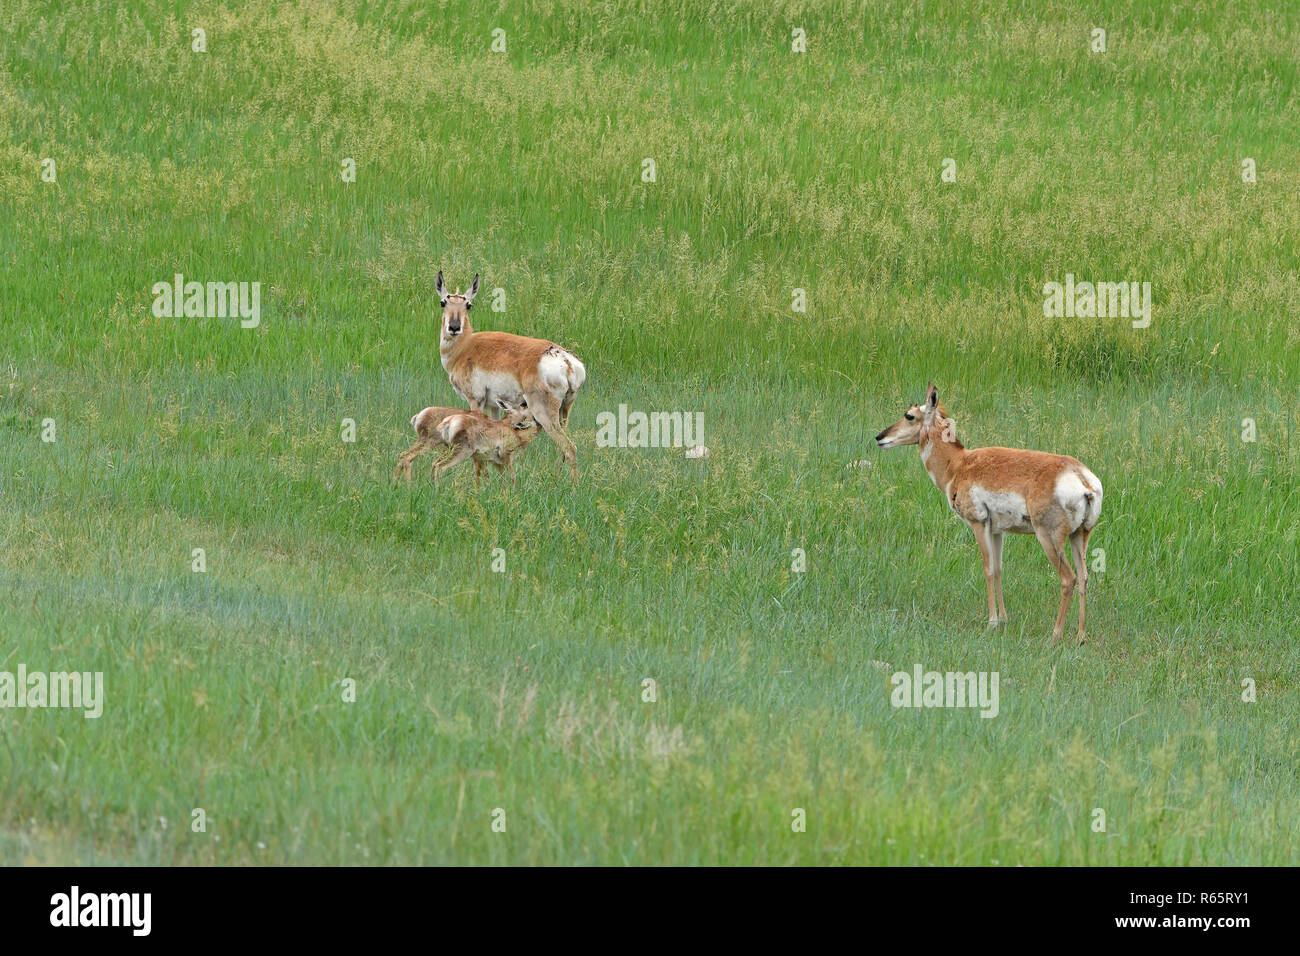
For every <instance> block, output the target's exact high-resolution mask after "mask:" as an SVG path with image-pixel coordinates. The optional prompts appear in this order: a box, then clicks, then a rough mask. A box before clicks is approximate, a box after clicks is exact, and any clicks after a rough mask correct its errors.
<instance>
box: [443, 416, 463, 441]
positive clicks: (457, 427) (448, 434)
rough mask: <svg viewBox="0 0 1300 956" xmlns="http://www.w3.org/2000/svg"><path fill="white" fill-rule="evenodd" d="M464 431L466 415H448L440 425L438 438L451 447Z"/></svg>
mask: <svg viewBox="0 0 1300 956" xmlns="http://www.w3.org/2000/svg"><path fill="white" fill-rule="evenodd" d="M464 430H465V416H464V415H448V416H447V417H446V418H444V419H443V420H442V421H441V422H440V423H439V425H438V437H439V438H441V439H442V440H443V441H444V442H446V443H447V444H448V445H450V444H452V443H453V442H455V441H456V437H457V436H458V435H460V433H461V432H463V431H464Z"/></svg>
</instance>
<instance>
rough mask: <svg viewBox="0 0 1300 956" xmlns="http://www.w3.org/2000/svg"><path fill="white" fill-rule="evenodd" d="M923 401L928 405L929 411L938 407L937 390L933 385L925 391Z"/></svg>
mask: <svg viewBox="0 0 1300 956" xmlns="http://www.w3.org/2000/svg"><path fill="white" fill-rule="evenodd" d="M925 401H926V404H927V405H929V406H930V410H931V411H934V410H935V409H936V408H938V407H939V390H938V389H937V388H935V387H934V386H933V385H931V386H930V389H929V391H927V392H926V393H925Z"/></svg>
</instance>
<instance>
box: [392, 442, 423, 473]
mask: <svg viewBox="0 0 1300 956" xmlns="http://www.w3.org/2000/svg"><path fill="white" fill-rule="evenodd" d="M428 450H429V440H428V439H427V438H421V439H419V440H418V441H417V442H416V443H415V444H414V445H412V446H411V447H410V448H408V449H406V451H404V452H402V454H401V456H400V457H398V459H397V469H396V470H395V471H394V472H393V481H396V480H397V479H398V478H401V477H403V476H405V478H406V481H407V483H408V484H409V483H410V481H411V464H412V463H413V462H414V461H415V459H417V458H419V457H420V456H421V455H422V454H424V453H425V452H426V451H428Z"/></svg>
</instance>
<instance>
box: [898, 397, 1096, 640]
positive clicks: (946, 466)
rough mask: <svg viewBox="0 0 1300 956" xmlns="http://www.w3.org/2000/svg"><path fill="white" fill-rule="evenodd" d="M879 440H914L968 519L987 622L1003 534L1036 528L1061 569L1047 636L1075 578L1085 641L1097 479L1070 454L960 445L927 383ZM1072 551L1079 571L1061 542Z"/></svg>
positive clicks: (997, 612)
mask: <svg viewBox="0 0 1300 956" xmlns="http://www.w3.org/2000/svg"><path fill="white" fill-rule="evenodd" d="M876 444H877V445H879V446H880V447H881V448H894V447H897V446H900V445H920V446H921V462H922V464H924V465H925V470H926V471H928V472H929V473H930V478H931V480H933V481H934V483H935V485H936V486H937V487H939V488H940V489H942V490H943V493H944V496H945V497H946V498H947V499H948V507H950V508H952V510H953V511H955V512H957V514H958V515H959V516H960V517H961V518H962V519H963V520H964V521H965V522H966V523H967V524H969V525H970V527H971V530H972V531H974V532H975V540H976V541H977V542H979V546H980V554H981V556H982V557H983V558H984V581H985V584H986V585H987V587H988V592H989V626H990V627H992V626H995V625H998V624H1004V623H1006V620H1007V607H1006V604H1005V603H1004V602H1003V600H1002V536H1003V534H1005V533H1006V532H1008V531H1009V532H1011V533H1013V534H1035V535H1037V536H1038V543H1039V544H1041V545H1042V546H1043V550H1044V551H1046V552H1047V560H1049V561H1051V562H1052V567H1054V568H1055V569H1056V573H1057V574H1058V575H1060V577H1061V607H1060V610H1059V611H1057V613H1056V627H1055V628H1053V629H1052V643H1053V644H1056V643H1057V642H1059V641H1060V640H1061V633H1062V631H1063V630H1064V628H1065V613H1066V611H1068V610H1069V609H1070V598H1071V597H1072V596H1073V594H1074V588H1075V582H1076V580H1077V581H1078V585H1079V643H1080V644H1082V643H1083V641H1084V634H1083V620H1084V607H1085V603H1086V601H1087V595H1088V564H1087V555H1088V536H1089V535H1091V534H1092V529H1093V528H1094V527H1096V525H1097V519H1098V518H1100V517H1101V482H1100V481H1099V480H1097V476H1096V475H1094V474H1093V473H1092V472H1091V471H1089V470H1088V469H1087V468H1085V467H1084V466H1083V464H1082V463H1081V462H1079V461H1078V460H1077V459H1074V458H1071V457H1070V456H1069V455H1049V454H1047V453H1046V452H1041V451H1023V450H1020V449H1015V448H971V449H967V448H964V447H963V446H962V444H961V442H959V441H957V436H956V434H955V432H954V427H953V422H952V419H950V418H949V417H948V416H947V414H946V413H945V412H944V409H943V406H942V405H940V404H939V393H938V391H937V390H936V389H935V387H934V386H933V385H931V386H930V387H929V389H928V390H927V392H926V400H925V404H924V405H913V406H912V407H911V408H909V409H908V410H907V412H906V414H904V415H903V417H902V419H900V420H899V421H897V422H895V423H894V424H892V425H890V426H889V427H888V428H886V429H885V430H884V431H883V432H881V433H880V434H879V435H877V436H876ZM1067 541H1068V542H1069V543H1070V546H1071V548H1072V550H1073V551H1074V563H1075V566H1076V567H1077V569H1078V574H1077V578H1076V574H1075V572H1074V571H1073V570H1071V569H1070V562H1069V561H1068V560H1067V559H1066V555H1065V544H1066V542H1067Z"/></svg>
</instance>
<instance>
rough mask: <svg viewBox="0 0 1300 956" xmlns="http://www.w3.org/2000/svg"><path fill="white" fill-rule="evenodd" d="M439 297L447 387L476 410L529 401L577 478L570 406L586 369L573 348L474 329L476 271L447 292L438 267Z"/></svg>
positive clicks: (580, 386) (576, 453)
mask: <svg viewBox="0 0 1300 956" xmlns="http://www.w3.org/2000/svg"><path fill="white" fill-rule="evenodd" d="M437 289H438V298H439V299H440V300H441V302H442V338H441V339H440V341H439V343H438V351H439V352H440V353H441V354H442V367H443V368H444V369H446V370H447V375H448V376H449V377H450V378H451V387H452V388H454V389H455V390H456V393H457V394H458V395H459V396H460V397H461V398H463V399H464V400H465V401H467V402H468V403H469V407H470V408H471V409H473V410H474V411H476V412H481V411H484V410H485V409H488V408H496V407H497V402H498V401H504V402H506V403H508V404H510V405H523V404H525V403H526V404H527V407H528V410H529V411H530V412H532V415H533V418H534V419H535V420H536V422H537V424H538V425H539V426H541V428H542V430H543V431H545V432H546V434H548V435H550V436H551V440H552V441H554V442H555V444H556V447H558V448H559V449H560V454H561V455H563V456H564V460H565V461H566V462H568V463H569V472H570V474H571V475H572V476H573V480H574V481H575V482H576V481H577V480H578V451H577V449H576V448H575V447H574V445H573V441H572V440H571V439H570V438H569V435H568V424H569V409H570V408H572V407H573V400H574V399H575V398H576V397H577V395H578V389H580V388H582V383H583V382H584V381H585V380H586V378H587V369H586V368H585V367H584V366H583V364H582V363H581V362H580V361H578V358H577V356H575V355H574V354H573V353H572V352H569V351H567V350H565V349H562V348H560V347H559V346H558V345H556V344H555V343H554V342H548V341H546V340H545V339H530V338H526V337H525V336H522V335H511V334H510V333H508V332H475V331H474V330H473V329H472V328H470V324H469V310H470V308H471V306H473V304H474V297H475V296H476V295H478V274H477V273H476V274H475V275H474V284H473V285H472V286H470V289H469V291H468V292H466V293H464V294H461V292H460V291H459V290H457V291H456V292H452V293H449V292H448V291H447V287H446V286H445V285H444V284H443V281H442V273H441V272H439V273H438V286H437Z"/></svg>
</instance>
